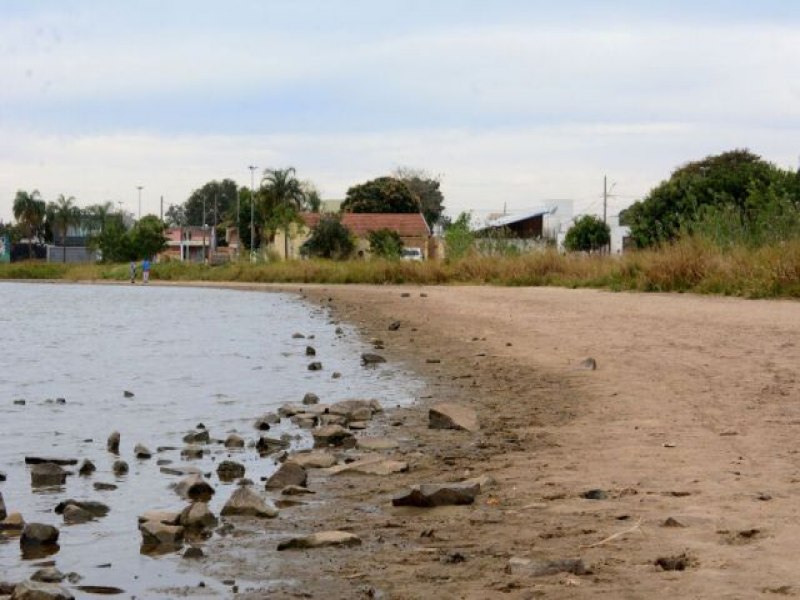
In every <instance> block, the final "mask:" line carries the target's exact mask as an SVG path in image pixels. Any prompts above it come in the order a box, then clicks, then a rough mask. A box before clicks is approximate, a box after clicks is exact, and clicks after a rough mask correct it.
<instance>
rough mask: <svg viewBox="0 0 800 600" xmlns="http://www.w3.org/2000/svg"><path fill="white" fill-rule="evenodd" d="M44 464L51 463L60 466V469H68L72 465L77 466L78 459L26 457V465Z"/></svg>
mask: <svg viewBox="0 0 800 600" xmlns="http://www.w3.org/2000/svg"><path fill="white" fill-rule="evenodd" d="M44 463H50V464H54V465H58V466H60V467H67V466H70V465H77V464H78V459H77V458H43V457H41V456H26V457H25V464H26V465H41V464H44Z"/></svg>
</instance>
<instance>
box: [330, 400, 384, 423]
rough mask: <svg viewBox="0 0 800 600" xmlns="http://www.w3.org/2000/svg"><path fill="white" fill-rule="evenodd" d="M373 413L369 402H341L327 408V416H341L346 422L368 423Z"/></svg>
mask: <svg viewBox="0 0 800 600" xmlns="http://www.w3.org/2000/svg"><path fill="white" fill-rule="evenodd" d="M373 412H374V411H373V405H372V402H371V401H370V400H342V401H341V402H336V403H334V404H331V405H330V406H329V407H328V413H329V414H331V415H339V416H342V417H344V418H345V419H346V420H347V421H369V420H370V419H371V418H372V413H373Z"/></svg>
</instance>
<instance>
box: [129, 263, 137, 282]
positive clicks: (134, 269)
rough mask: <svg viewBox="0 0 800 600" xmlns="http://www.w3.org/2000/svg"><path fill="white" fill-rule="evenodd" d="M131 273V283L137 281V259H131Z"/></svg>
mask: <svg viewBox="0 0 800 600" xmlns="http://www.w3.org/2000/svg"><path fill="white" fill-rule="evenodd" d="M130 273H131V283H136V261H135V260H132V261H131V266H130Z"/></svg>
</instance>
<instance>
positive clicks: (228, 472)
mask: <svg viewBox="0 0 800 600" xmlns="http://www.w3.org/2000/svg"><path fill="white" fill-rule="evenodd" d="M244 473H245V468H244V465H243V464H242V463H238V462H236V461H233V460H223V461H222V462H221V463H219V466H217V477H219V479H220V481H233V480H234V479H239V478H240V477H244Z"/></svg>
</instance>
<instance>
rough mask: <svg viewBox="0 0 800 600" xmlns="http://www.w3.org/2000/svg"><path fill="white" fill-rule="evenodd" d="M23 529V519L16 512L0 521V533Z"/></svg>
mask: <svg viewBox="0 0 800 600" xmlns="http://www.w3.org/2000/svg"><path fill="white" fill-rule="evenodd" d="M23 527H25V519H23V518H22V515H21V514H20V513H18V512H12V513H9V514H8V515H7V516H6V518H5V519H3V520H2V521H0V531H9V532H17V531H22V529H23Z"/></svg>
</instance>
